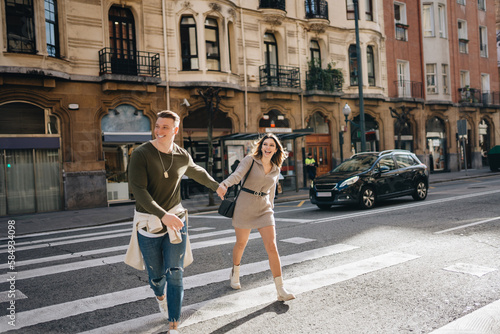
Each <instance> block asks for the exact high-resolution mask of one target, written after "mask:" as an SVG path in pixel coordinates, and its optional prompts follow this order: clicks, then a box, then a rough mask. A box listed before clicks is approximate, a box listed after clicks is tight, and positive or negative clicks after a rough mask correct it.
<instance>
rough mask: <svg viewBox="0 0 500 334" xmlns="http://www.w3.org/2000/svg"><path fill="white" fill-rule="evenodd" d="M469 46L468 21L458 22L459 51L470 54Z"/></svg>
mask: <svg viewBox="0 0 500 334" xmlns="http://www.w3.org/2000/svg"><path fill="white" fill-rule="evenodd" d="M468 44H469V40H468V38H467V21H462V20H458V51H459V52H460V53H469V48H468Z"/></svg>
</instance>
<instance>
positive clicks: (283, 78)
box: [259, 65, 300, 88]
mask: <svg viewBox="0 0 500 334" xmlns="http://www.w3.org/2000/svg"><path fill="white" fill-rule="evenodd" d="M259 78H260V86H261V87H262V86H276V87H288V88H300V71H299V68H298V67H293V66H282V65H262V66H260V67H259Z"/></svg>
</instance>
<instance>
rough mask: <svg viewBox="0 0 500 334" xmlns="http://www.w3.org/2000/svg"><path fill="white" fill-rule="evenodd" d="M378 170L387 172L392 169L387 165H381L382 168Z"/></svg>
mask: <svg viewBox="0 0 500 334" xmlns="http://www.w3.org/2000/svg"><path fill="white" fill-rule="evenodd" d="M378 170H379V171H380V173H387V172H388V171H390V170H391V169H390V168H389V167H387V166H380V168H379V169H378Z"/></svg>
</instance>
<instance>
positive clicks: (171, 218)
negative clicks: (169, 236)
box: [161, 213, 184, 231]
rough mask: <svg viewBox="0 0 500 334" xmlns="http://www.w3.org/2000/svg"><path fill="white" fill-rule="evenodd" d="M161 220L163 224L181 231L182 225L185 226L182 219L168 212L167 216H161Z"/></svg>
mask: <svg viewBox="0 0 500 334" xmlns="http://www.w3.org/2000/svg"><path fill="white" fill-rule="evenodd" d="M161 222H162V224H163V225H165V226H166V227H169V228H171V229H172V230H174V231H179V230H180V229H181V228H182V227H184V223H183V222H182V220H180V219H179V217H177V216H176V215H173V214H171V213H166V214H165V216H163V217H162V218H161Z"/></svg>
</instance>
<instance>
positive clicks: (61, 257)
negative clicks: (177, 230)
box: [0, 229, 234, 269]
mask: <svg viewBox="0 0 500 334" xmlns="http://www.w3.org/2000/svg"><path fill="white" fill-rule="evenodd" d="M190 231H191V230H190ZM229 233H234V230H232V229H228V230H220V231H214V232H206V233H197V234H191V233H190V234H189V238H190V240H195V239H200V238H208V237H213V236H217V235H222V234H229ZM127 248H128V244H127V245H124V246H116V247H109V248H100V249H93V250H90V251H83V252H78V253H71V254H62V255H54V256H48V257H43V258H38V259H31V260H24V261H16V267H22V266H26V265H31V264H39V263H44V262H52V261H60V260H66V259H73V258H78V257H84V256H90V255H97V254H104V253H112V252H117V251H124V250H127ZM8 267H9V264H8V263H3V264H0V269H5V268H8Z"/></svg>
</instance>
